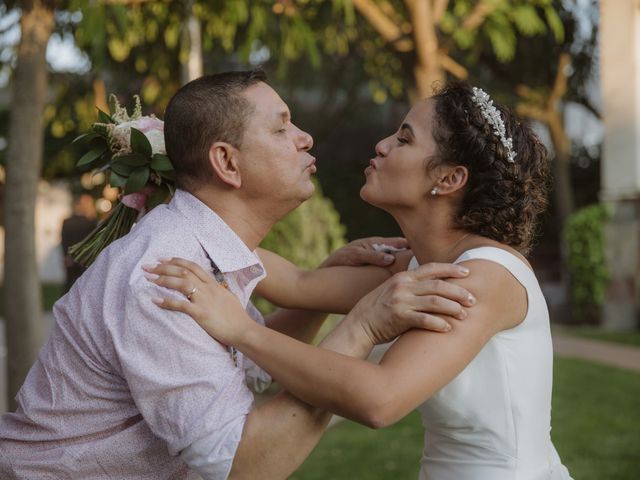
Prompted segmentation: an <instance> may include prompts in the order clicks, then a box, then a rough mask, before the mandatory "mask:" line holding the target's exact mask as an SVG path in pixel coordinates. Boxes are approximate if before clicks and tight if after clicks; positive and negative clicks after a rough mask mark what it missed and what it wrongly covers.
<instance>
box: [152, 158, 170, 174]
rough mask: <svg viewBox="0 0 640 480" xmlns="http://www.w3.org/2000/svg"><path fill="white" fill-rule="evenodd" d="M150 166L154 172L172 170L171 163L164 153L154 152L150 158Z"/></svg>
mask: <svg viewBox="0 0 640 480" xmlns="http://www.w3.org/2000/svg"><path fill="white" fill-rule="evenodd" d="M150 167H151V168H152V169H153V170H155V171H156V172H168V171H171V170H173V165H172V164H171V161H170V160H169V157H167V156H166V155H161V154H159V153H156V154H155V155H154V156H153V158H152V159H151V165H150Z"/></svg>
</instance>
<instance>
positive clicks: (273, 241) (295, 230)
mask: <svg viewBox="0 0 640 480" xmlns="http://www.w3.org/2000/svg"><path fill="white" fill-rule="evenodd" d="M344 235H345V228H344V226H342V224H341V223H340V215H339V214H338V212H337V211H336V209H335V207H334V206H333V203H332V202H331V200H329V199H328V198H326V197H325V196H324V195H323V194H322V190H321V189H320V185H319V184H318V183H317V182H316V192H315V193H314V194H313V196H312V197H311V198H310V199H309V200H307V201H306V202H304V203H303V204H302V205H300V206H299V207H298V208H296V209H295V210H294V211H293V212H291V213H290V214H289V215H287V216H286V217H285V218H283V219H282V220H281V221H280V222H278V223H276V224H275V225H274V227H273V228H272V229H271V231H270V232H269V234H268V235H267V236H266V237H265V239H264V240H263V241H262V243H261V244H260V246H261V247H262V248H264V249H266V250H271V251H272V252H275V253H277V254H278V255H280V256H282V257H284V258H286V259H287V260H290V261H291V262H293V263H294V264H296V265H298V266H299V267H301V268H305V269H311V268H315V267H317V266H318V265H319V264H320V263H321V262H322V261H323V260H324V259H325V258H326V257H327V256H328V255H329V254H330V253H331V252H333V251H334V250H336V249H337V248H339V247H341V246H342V245H344V244H345V237H344ZM256 305H257V306H258V308H260V310H261V311H262V312H269V311H272V310H273V307H270V306H269V305H268V303H267V302H266V301H264V300H262V299H259V301H257V302H256Z"/></svg>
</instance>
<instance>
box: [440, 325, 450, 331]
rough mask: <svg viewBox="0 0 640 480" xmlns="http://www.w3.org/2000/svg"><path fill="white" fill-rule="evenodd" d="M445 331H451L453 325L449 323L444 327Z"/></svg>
mask: <svg viewBox="0 0 640 480" xmlns="http://www.w3.org/2000/svg"><path fill="white" fill-rule="evenodd" d="M442 330H443V331H445V332H450V331H451V325H449V324H448V323H447V324H446V325H445V326H444V327H443V328H442Z"/></svg>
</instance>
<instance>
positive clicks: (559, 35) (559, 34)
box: [544, 7, 564, 43]
mask: <svg viewBox="0 0 640 480" xmlns="http://www.w3.org/2000/svg"><path fill="white" fill-rule="evenodd" d="M544 14H545V16H546V17H547V23H548V24H549V28H551V31H552V32H553V35H554V37H556V42H558V43H560V42H562V41H563V40H564V26H563V25H562V20H561V19H560V16H559V15H558V13H557V12H556V11H555V10H554V8H553V7H546V8H545V9H544Z"/></svg>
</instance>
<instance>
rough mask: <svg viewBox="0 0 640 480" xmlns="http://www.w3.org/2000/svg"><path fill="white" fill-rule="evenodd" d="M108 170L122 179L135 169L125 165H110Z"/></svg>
mask: <svg viewBox="0 0 640 480" xmlns="http://www.w3.org/2000/svg"><path fill="white" fill-rule="evenodd" d="M110 168H111V170H112V171H114V172H116V173H117V174H118V175H120V176H122V177H129V175H131V172H133V170H134V169H135V168H136V167H132V166H129V165H125V164H123V163H111V165H110Z"/></svg>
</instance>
